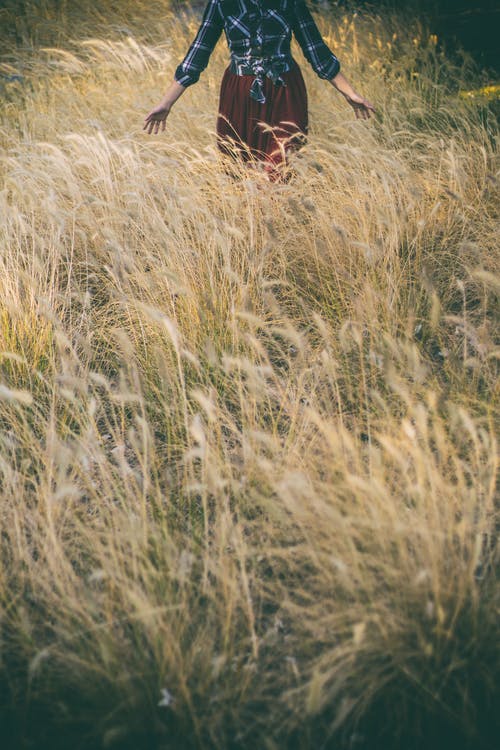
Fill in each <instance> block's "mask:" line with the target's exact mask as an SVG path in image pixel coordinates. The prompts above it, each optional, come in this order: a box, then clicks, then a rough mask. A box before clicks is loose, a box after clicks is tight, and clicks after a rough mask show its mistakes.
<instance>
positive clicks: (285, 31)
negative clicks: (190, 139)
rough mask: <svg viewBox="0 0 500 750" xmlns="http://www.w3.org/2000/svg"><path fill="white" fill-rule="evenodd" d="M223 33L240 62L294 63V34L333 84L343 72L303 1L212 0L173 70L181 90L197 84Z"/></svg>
mask: <svg viewBox="0 0 500 750" xmlns="http://www.w3.org/2000/svg"><path fill="white" fill-rule="evenodd" d="M222 31H224V32H225V35H226V39H227V43H228V46H229V50H230V52H231V54H232V55H234V56H236V57H238V58H241V57H252V58H263V59H265V60H272V61H273V63H279V62H283V63H285V62H286V61H287V60H289V59H290V42H291V39H292V35H295V38H296V39H297V41H298V43H299V45H300V47H301V49H302V51H303V53H304V56H305V57H306V59H307V60H308V61H309V62H310V64H311V65H312V67H313V69H314V70H315V71H316V73H317V74H318V76H319V77H320V78H325V79H328V80H331V79H332V78H334V76H336V75H337V73H338V72H339V70H340V64H339V61H338V60H337V58H336V57H335V55H334V54H333V52H332V51H331V50H330V49H329V48H328V46H327V45H326V44H325V42H324V41H323V38H322V36H321V34H320V33H319V30H318V27H317V26H316V23H315V22H314V19H313V17H312V16H311V13H310V12H309V10H308V8H307V5H306V2H305V0H208V3H207V6H206V8H205V12H204V14H203V19H202V22H201V25H200V28H199V30H198V33H197V34H196V37H195V39H194V41H193V43H192V44H191V46H190V48H189V50H188V53H187V55H186V57H185V58H184V60H183V61H182V62H181V64H180V65H179V67H178V68H177V70H176V71H175V80H176V81H178V82H179V83H180V84H181V85H182V86H186V87H187V86H191V85H192V84H193V83H196V81H197V80H198V78H199V77H200V74H201V73H202V72H203V70H205V68H206V66H207V64H208V60H209V58H210V55H211V53H212V51H213V49H214V47H215V45H216V44H217V42H218V40H219V37H220V35H221V34H222Z"/></svg>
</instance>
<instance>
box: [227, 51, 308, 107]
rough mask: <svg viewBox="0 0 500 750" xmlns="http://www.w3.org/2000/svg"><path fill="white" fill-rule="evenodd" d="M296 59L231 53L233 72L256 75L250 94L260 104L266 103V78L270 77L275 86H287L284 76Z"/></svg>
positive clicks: (239, 74) (240, 74)
mask: <svg viewBox="0 0 500 750" xmlns="http://www.w3.org/2000/svg"><path fill="white" fill-rule="evenodd" d="M293 64H294V61H293V58H292V57H291V56H290V57H280V58H273V57H252V56H245V57H239V56H238V55H234V54H233V55H231V65H230V70H231V73H235V75H237V76H255V81H254V82H253V83H252V86H251V88H250V96H251V97H252V99H255V101H257V102H259V104H264V102H265V101H266V96H265V94H264V78H269V79H270V80H271V81H272V82H273V83H274V85H275V86H286V84H285V81H284V80H283V78H282V76H283V74H284V73H287V72H288V71H289V70H291V68H292V67H293Z"/></svg>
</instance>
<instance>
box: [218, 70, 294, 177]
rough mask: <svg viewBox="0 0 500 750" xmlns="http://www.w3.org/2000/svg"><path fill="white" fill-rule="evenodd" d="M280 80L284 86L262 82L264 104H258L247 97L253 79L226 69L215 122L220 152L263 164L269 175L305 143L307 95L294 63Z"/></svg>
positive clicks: (283, 164)
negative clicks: (291, 152) (288, 155)
mask: <svg viewBox="0 0 500 750" xmlns="http://www.w3.org/2000/svg"><path fill="white" fill-rule="evenodd" d="M282 78H283V80H284V82H285V84H286V85H285V86H279V85H278V86H276V85H275V84H274V83H273V82H272V81H271V80H270V79H269V78H267V77H266V78H265V79H264V87H263V88H264V95H265V97H266V101H265V102H264V103H263V104H260V103H259V102H257V101H255V99H252V97H251V96H250V88H251V86H252V83H253V82H254V80H255V78H254V76H251V75H250V76H248V75H244V76H238V75H236V74H235V73H231V71H230V69H229V68H227V70H226V71H225V73H224V76H223V78H222V84H221V90H220V102H219V116H218V119H217V143H218V146H219V148H220V150H221V151H222V152H223V153H225V154H229V155H231V156H233V157H240V158H242V159H243V160H244V161H252V160H257V161H259V162H264V165H265V167H266V169H268V170H269V171H270V172H273V170H275V169H278V170H279V169H280V167H283V166H285V165H286V162H287V154H288V153H289V152H290V151H294V150H296V149H297V148H299V147H300V146H301V145H302V144H303V143H304V142H305V137H306V134H307V124H308V123H307V92H306V86H305V83H304V79H303V77H302V73H301V71H300V68H299V66H298V65H297V64H295V65H294V66H293V68H292V69H291V70H289V71H288V73H284V74H283V75H282Z"/></svg>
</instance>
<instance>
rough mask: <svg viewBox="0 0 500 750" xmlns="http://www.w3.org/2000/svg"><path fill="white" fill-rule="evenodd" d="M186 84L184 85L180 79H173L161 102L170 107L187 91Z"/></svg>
mask: <svg viewBox="0 0 500 750" xmlns="http://www.w3.org/2000/svg"><path fill="white" fill-rule="evenodd" d="M185 90H186V86H183V85H182V84H181V83H179V82H178V81H175V80H174V81H172V83H171V84H170V86H169V87H168V89H167V90H166V92H165V94H164V95H163V98H162V100H161V103H162V104H163V105H164V106H165V107H168V109H170V107H172V106H173V105H174V104H175V102H176V101H177V99H179V97H181V96H182V94H183V93H184V92H185Z"/></svg>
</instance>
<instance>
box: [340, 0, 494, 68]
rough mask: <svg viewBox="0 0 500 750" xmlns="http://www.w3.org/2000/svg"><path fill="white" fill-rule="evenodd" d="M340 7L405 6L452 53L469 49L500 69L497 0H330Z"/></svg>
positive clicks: (479, 59) (487, 64) (480, 60)
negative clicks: (425, 23)
mask: <svg viewBox="0 0 500 750" xmlns="http://www.w3.org/2000/svg"><path fill="white" fill-rule="evenodd" d="M331 2H332V4H333V5H337V6H339V7H342V6H345V7H350V8H352V7H355V6H359V7H360V8H361V7H363V6H365V7H370V8H376V9H378V10H381V9H383V8H384V7H386V8H394V9H400V8H405V9H407V10H408V11H409V13H410V15H411V13H414V14H415V16H416V17H420V18H422V19H425V20H426V21H427V22H428V23H429V25H430V27H431V30H432V32H433V33H435V34H437V35H438V37H439V38H440V40H441V41H442V42H443V43H444V44H445V45H446V48H447V50H448V52H450V53H452V54H453V52H454V51H457V50H458V49H459V48H463V49H464V50H466V51H467V52H469V53H470V54H471V55H473V57H474V58H475V59H476V60H477V62H478V64H479V65H481V66H482V67H486V68H490V69H491V70H492V72H494V73H497V74H499V73H500V0H476V2H474V0H399V1H396V0H378V1H377V0H371V1H370V0H366V1H365V0H357V2H348V1H343V0H339V1H338V2H335V0H331Z"/></svg>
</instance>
